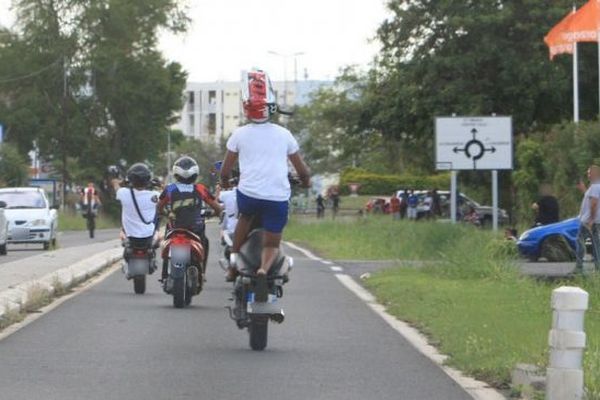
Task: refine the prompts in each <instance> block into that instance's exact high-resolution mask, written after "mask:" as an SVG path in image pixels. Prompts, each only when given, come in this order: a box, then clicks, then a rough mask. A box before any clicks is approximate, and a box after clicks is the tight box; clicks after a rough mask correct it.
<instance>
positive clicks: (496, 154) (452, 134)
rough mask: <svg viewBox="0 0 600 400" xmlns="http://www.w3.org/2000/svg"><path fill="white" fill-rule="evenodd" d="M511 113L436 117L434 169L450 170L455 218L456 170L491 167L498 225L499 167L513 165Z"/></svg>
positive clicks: (510, 168)
mask: <svg viewBox="0 0 600 400" xmlns="http://www.w3.org/2000/svg"><path fill="white" fill-rule="evenodd" d="M512 138H513V132H512V118H511V117H496V116H494V117H437V118H436V119H435V143H436V152H435V156H436V157H435V159H436V169H437V170H445V171H448V170H449V171H452V184H451V186H452V187H451V189H450V190H451V196H450V199H451V207H450V208H451V211H450V212H451V214H452V222H456V211H457V209H456V208H457V205H456V201H457V197H458V195H459V193H458V190H457V186H456V171H468V170H471V171H481V170H488V171H492V197H493V208H494V209H493V216H492V223H493V227H494V230H497V229H498V171H499V170H512V169H513V141H512Z"/></svg>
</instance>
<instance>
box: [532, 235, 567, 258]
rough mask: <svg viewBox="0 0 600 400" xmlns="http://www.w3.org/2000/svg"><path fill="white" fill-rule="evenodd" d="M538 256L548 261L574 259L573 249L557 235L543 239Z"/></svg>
mask: <svg viewBox="0 0 600 400" xmlns="http://www.w3.org/2000/svg"><path fill="white" fill-rule="evenodd" d="M540 256H541V257H542V258H545V259H546V260H547V261H549V262H567V261H573V259H574V253H573V249H571V246H569V244H568V243H567V241H566V240H565V239H564V238H563V237H562V236H559V235H556V236H550V237H548V238H546V239H544V241H543V242H542V245H541V246H540Z"/></svg>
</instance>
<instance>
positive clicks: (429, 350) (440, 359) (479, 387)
mask: <svg viewBox="0 0 600 400" xmlns="http://www.w3.org/2000/svg"><path fill="white" fill-rule="evenodd" d="M335 277H336V278H337V279H338V280H339V281H340V282H341V283H342V285H344V286H345V287H346V288H347V289H348V290H350V291H351V292H352V293H354V294H355V295H356V296H357V297H358V298H359V299H361V300H362V301H364V302H365V303H367V305H368V306H369V308H371V309H372V310H373V311H375V313H376V314H377V315H379V316H380V317H381V318H382V319H383V320H384V321H385V322H387V323H388V324H389V325H390V326H391V327H392V328H394V329H395V330H396V331H397V332H398V333H400V335H402V336H403V337H404V338H405V339H406V340H407V341H408V342H409V343H410V344H411V345H412V346H413V347H414V348H416V349H417V350H418V351H419V352H421V354H423V355H424V356H425V357H427V358H429V359H430V360H431V361H433V362H434V363H435V364H437V365H438V366H439V367H440V368H441V369H442V370H443V371H444V372H445V373H446V374H447V375H448V376H449V377H450V378H452V379H453V380H454V381H455V382H456V383H457V384H459V385H460V386H461V387H462V388H463V389H464V390H465V391H466V392H467V393H469V394H470V395H471V396H472V397H473V398H474V399H476V400H506V398H505V397H504V396H503V395H502V394H500V393H499V392H498V391H496V390H494V389H493V388H490V387H489V385H488V384H486V383H485V382H481V381H478V380H476V379H473V378H470V377H468V376H465V375H464V374H463V373H462V372H460V371H458V370H457V369H454V368H451V367H448V366H446V365H444V361H445V360H446V359H447V358H448V356H446V355H444V354H440V352H439V351H438V349H436V348H435V347H433V346H432V345H430V344H429V343H428V342H427V338H426V337H425V336H423V335H422V334H421V333H420V332H419V331H418V330H416V329H415V328H413V327H411V326H410V325H408V324H407V323H406V322H403V321H400V320H399V319H397V318H396V317H394V316H393V315H391V314H388V312H387V311H386V310H385V307H384V306H382V305H381V304H379V303H377V301H376V299H375V297H374V296H373V295H372V294H371V293H370V292H369V291H367V290H366V289H365V288H363V287H362V286H361V285H359V284H358V283H357V282H356V281H355V280H354V279H353V278H352V277H351V276H349V275H346V274H335Z"/></svg>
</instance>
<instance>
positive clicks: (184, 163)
mask: <svg viewBox="0 0 600 400" xmlns="http://www.w3.org/2000/svg"><path fill="white" fill-rule="evenodd" d="M199 172H200V168H199V167H198V163H197V162H196V160H194V159H193V158H192V157H188V156H183V157H180V158H178V159H177V161H175V164H173V176H174V177H175V179H177V182H180V183H185V184H191V183H194V182H196V179H197V178H198V173H199Z"/></svg>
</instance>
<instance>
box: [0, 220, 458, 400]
mask: <svg viewBox="0 0 600 400" xmlns="http://www.w3.org/2000/svg"><path fill="white" fill-rule="evenodd" d="M210 229H211V231H212V232H211V233H212V235H211V236H212V237H211V241H212V243H213V246H212V253H211V259H210V263H209V274H208V282H207V285H206V286H205V290H204V292H203V293H201V294H200V296H198V297H195V298H194V300H193V303H192V306H191V307H190V308H187V309H183V310H176V309H174V308H173V307H172V300H171V297H169V296H167V295H165V294H163V293H162V291H161V290H160V288H159V285H158V283H157V282H156V276H152V277H150V279H149V281H148V289H149V290H148V293H147V294H145V295H143V296H136V295H134V294H133V289H132V285H131V283H129V282H127V281H126V280H125V279H124V278H123V276H122V275H121V273H120V272H116V273H114V274H112V275H111V276H109V277H108V278H107V279H106V280H104V281H103V282H101V283H99V284H98V285H96V286H94V287H92V288H91V289H89V290H87V291H84V292H83V293H81V294H80V295H78V296H76V297H74V298H72V299H70V300H68V301H66V302H65V303H64V304H62V305H61V306H60V307H58V308H56V309H54V310H53V311H51V312H49V313H48V314H46V315H43V316H41V318H39V319H37V320H36V321H34V322H33V323H31V324H30V325H28V326H26V327H25V328H23V329H21V330H19V331H17V332H16V333H15V334H13V335H11V336H9V337H7V338H6V339H4V340H2V341H0V398H1V399H36V398H39V399H47V400H51V399H56V400H69V399H83V398H85V399H98V400H108V399H128V400H138V399H139V400H142V399H143V400H148V399H207V400H213V399H227V400H237V399H244V400H254V399H257V400H258V399H261V400H262V399H286V400H306V399H315V400H318V399H323V400H336V399H340V400H342V399H343V400H354V399H356V400H359V399H360V400H364V399H369V400H372V399H382V400H384V399H390V400H392V399H393V400H398V399H406V400H420V399H423V400H432V399H436V400H437V399H448V400H450V399H452V400H454V399H461V400H463V399H469V398H470V397H469V396H468V395H467V394H466V393H465V392H464V391H463V390H462V389H461V388H459V387H458V386H457V385H456V384H455V383H454V382H453V381H452V380H451V379H450V378H449V377H448V376H446V375H445V374H444V372H443V371H442V370H441V369H439V368H438V367H437V366H435V365H433V364H432V363H431V362H430V361H429V360H428V359H426V358H425V357H423V356H422V355H421V354H420V353H418V352H417V351H416V350H414V349H413V348H412V347H411V346H410V345H409V344H408V343H407V342H406V341H405V340H404V339H403V338H402V337H401V336H400V335H399V334H398V333H397V332H396V331H394V330H393V329H392V328H390V327H389V326H388V325H387V324H386V323H385V322H384V321H383V320H382V319H381V318H380V317H378V316H377V315H376V314H374V313H373V312H372V311H371V310H370V309H369V308H368V307H367V306H366V305H365V304H364V303H362V302H361V301H360V300H359V299H358V298H357V297H356V296H355V295H354V294H352V293H351V292H349V291H348V290H347V289H346V288H344V287H343V286H342V285H341V284H340V283H339V282H338V281H337V279H336V278H335V276H334V275H333V273H332V272H330V270H329V268H328V267H327V266H325V265H321V264H318V263H315V262H314V261H311V260H309V259H306V258H303V257H302V256H301V255H300V254H298V253H293V252H292V254H293V255H294V256H295V258H296V265H295V267H294V271H293V273H292V280H291V282H290V283H289V284H288V285H287V286H286V288H285V296H284V298H283V300H282V302H283V303H282V304H283V306H284V308H285V311H286V321H285V322H284V323H283V324H282V325H279V326H277V325H270V327H269V328H270V332H269V346H268V348H267V350H265V351H264V352H253V351H252V350H250V349H249V347H248V336H247V333H246V332H245V331H240V330H238V329H237V328H236V327H235V325H234V323H233V321H231V320H229V318H228V316H227V313H226V310H225V309H224V306H225V305H227V304H228V301H227V299H228V297H229V291H230V286H229V284H226V283H225V282H224V281H223V278H222V271H220V269H219V267H218V266H217V264H216V258H217V255H216V254H215V253H216V252H215V250H216V249H217V248H218V246H216V245H214V244H216V243H217V241H216V232H215V231H214V230H215V227H214V225H212V226H211V228H210Z"/></svg>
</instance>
